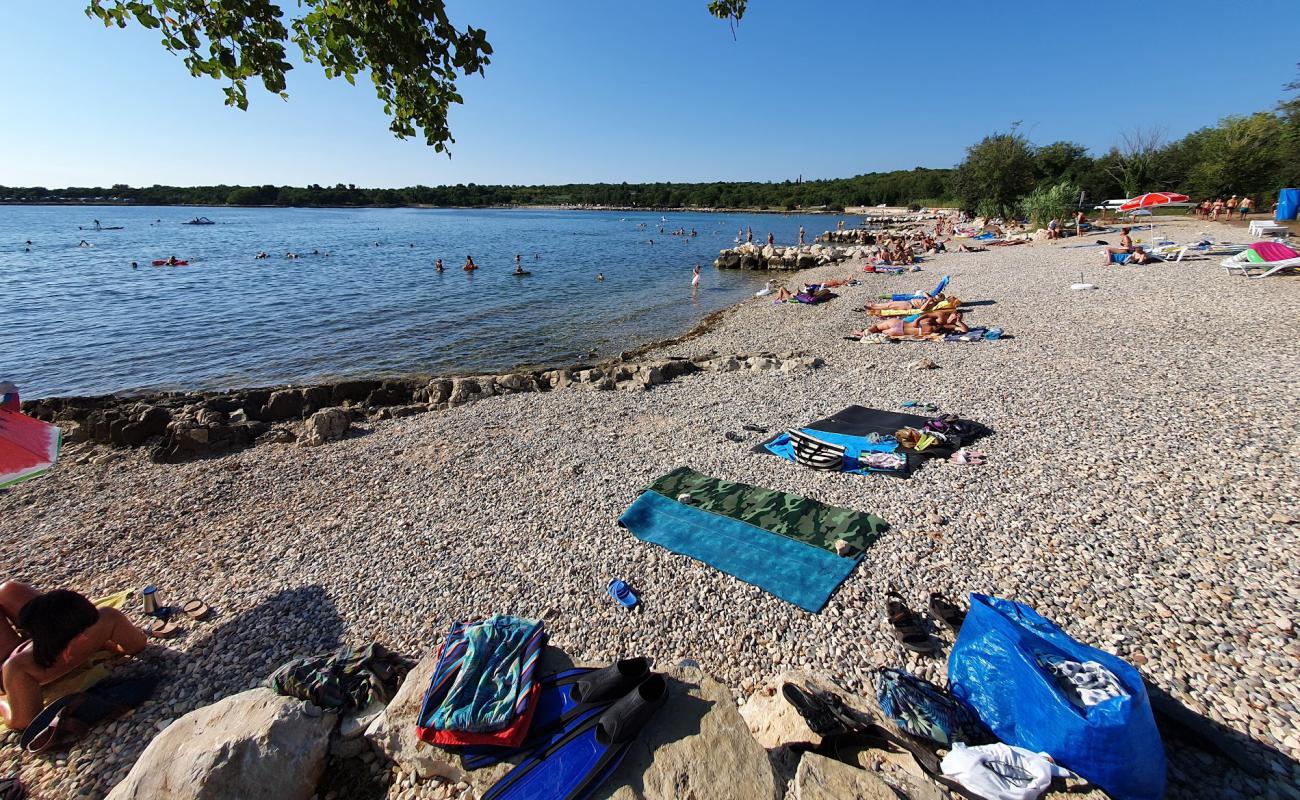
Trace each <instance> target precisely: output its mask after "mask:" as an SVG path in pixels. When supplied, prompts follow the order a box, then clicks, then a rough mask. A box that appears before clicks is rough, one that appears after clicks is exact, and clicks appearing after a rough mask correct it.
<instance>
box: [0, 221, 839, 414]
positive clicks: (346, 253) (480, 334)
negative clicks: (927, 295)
mask: <svg viewBox="0 0 1300 800" xmlns="http://www.w3.org/2000/svg"><path fill="white" fill-rule="evenodd" d="M198 215H203V216H207V217H210V218H211V219H213V220H214V221H216V222H217V223H218V224H216V225H211V226H190V225H184V224H182V223H183V222H185V221H186V220H188V219H191V218H193V217H195V216H198ZM663 217H666V219H662V220H661V218H663ZM96 218H98V219H99V220H100V222H101V223H102V224H103V225H104V226H122V230H114V231H109V230H101V231H95V230H93V225H94V220H95V219H96ZM800 224H803V225H804V226H805V227H806V228H807V231H808V238H809V241H811V239H812V237H813V236H815V235H816V234H817V233H820V232H821V231H822V230H825V229H827V228H830V227H833V226H834V224H835V218H834V217H830V216H821V215H817V216H804V217H800V216H794V215H792V216H780V215H769V214H755V215H743V214H666V215H665V214H660V213H649V212H646V213H634V212H579V211H541V210H538V211H532V210H459V209H458V210H443V209H438V210H425V209H235V208H175V207H158V208H150V207H122V206H76V207H68V206H4V205H0V309H2V313H3V324H0V379H6V378H7V379H9V380H12V381H14V382H15V383H17V384H18V385H19V386H20V387H21V388H22V390H23V394H24V395H25V396H27V397H33V398H34V397H44V396H51V395H67V394H99V393H109V392H118V391H124V390H138V389H224V388H236V387H246V386H265V385H271V384H277V383H287V382H300V381H301V382H307V381H318V380H326V379H331V378H338V377H347V376H363V375H365V376H370V375H391V374H403V373H432V374H454V373H466V372H480V371H482V372H499V371H506V370H508V369H511V368H513V367H517V366H522V365H545V364H559V363H568V362H572V361H575V360H577V359H579V358H582V357H584V356H585V355H587V353H588V352H589V351H592V350H594V351H596V352H597V353H598V354H600V355H607V354H611V353H617V352H619V351H621V350H625V349H628V348H630V347H632V346H634V345H637V344H641V343H645V342H648V341H652V340H655V339H661V338H665V337H668V336H673V335H677V334H679V333H681V332H683V331H685V330H687V329H688V328H690V327H691V326H692V325H693V324H694V323H695V322H696V321H698V320H699V319H700V318H702V317H703V316H704V315H705V314H707V313H709V312H710V311H713V310H715V309H718V308H721V307H724V306H727V305H730V304H732V303H735V302H737V301H738V300H741V299H743V298H745V297H747V296H749V295H751V294H752V293H753V292H754V291H755V290H757V289H758V288H760V287H761V285H762V283H763V277H762V276H758V275H754V274H742V273H736V272H731V273H727V272H720V271H718V270H715V269H713V267H712V261H713V259H714V258H715V257H716V256H717V252H718V250H719V249H720V248H722V247H727V246H730V245H731V244H732V242H733V240H734V239H735V237H736V232H737V229H738V228H741V227H748V226H753V229H754V238H755V240H756V241H757V240H766V237H767V232H768V231H769V230H770V231H772V232H774V233H775V234H776V237H777V241H778V243H792V242H794V241H795V240H796V238H797V232H798V228H799V225H800ZM640 225H644V226H645V227H644V229H642V228H639V226H640ZM79 226H80V227H82V228H84V230H78V227H79ZM661 226H662V227H663V230H664V233H662V234H661V233H660V231H659V229H660V227H661ZM679 227H682V228H685V229H686V230H687V231H690V230H691V229H694V230H695V231H696V232H697V233H698V234H699V235H698V236H695V237H678V236H672V235H670V234H671V232H672V231H673V230H675V229H677V228H679ZM650 239H653V241H654V244H653V245H651V244H646V241H647V240H650ZM28 240H31V242H32V245H31V250H30V252H28V251H27V248H26V244H25V242H26V241H28ZM83 240H84V241H85V242H86V243H87V244H89V245H91V246H90V247H83V246H80V242H81V241H83ZM263 250H264V251H266V252H268V253H269V254H270V255H271V257H270V258H268V259H264V260H256V259H254V256H255V255H256V254H257V253H258V252H259V251H263ZM289 251H293V252H297V253H300V254H301V255H302V257H301V258H300V259H298V260H289V259H286V258H285V253H286V252H289ZM313 251H319V253H320V255H312V252H313ZM325 253H328V255H325ZM517 253H518V254H522V255H523V257H524V268H525V269H527V270H531V271H532V275H531V276H529V277H515V276H513V275H511V272H512V271H513V269H514V257H515V254H517ZM467 254H472V255H473V256H474V260H475V261H476V262H477V263H478V264H479V266H480V269H479V270H478V271H477V272H474V273H472V274H470V273H465V272H464V271H462V270H461V265H462V264H463V263H464V261H465V256H466V255H467ZM535 254H536V257H535ZM170 255H174V256H176V257H177V258H178V259H188V260H189V262H190V265H189V266H186V267H172V268H166V267H158V268H155V267H152V266H149V262H150V261H152V260H153V259H165V258H167V257H168V256H170ZM437 258H442V259H443V261H444V263H445V265H446V271H445V272H443V273H441V274H439V273H438V272H436V271H435V270H434V260H435V259H437ZM132 261H136V262H139V264H140V267H139V269H134V270H133V269H132V268H131V262H132ZM696 262H699V263H700V264H702V265H703V278H702V280H701V285H700V287H699V289H698V290H692V288H691V269H692V267H693V266H694V265H695V264H696ZM599 272H603V273H604V274H605V280H604V282H600V283H598V282H597V281H596V274H597V273H599Z"/></svg>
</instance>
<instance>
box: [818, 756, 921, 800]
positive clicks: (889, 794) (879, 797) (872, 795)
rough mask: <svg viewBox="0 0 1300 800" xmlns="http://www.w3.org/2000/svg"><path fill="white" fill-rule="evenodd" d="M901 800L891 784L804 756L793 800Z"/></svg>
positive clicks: (832, 761) (844, 765) (842, 766)
mask: <svg viewBox="0 0 1300 800" xmlns="http://www.w3.org/2000/svg"><path fill="white" fill-rule="evenodd" d="M848 798H852V800H898V795H897V794H895V793H894V790H893V789H891V788H890V787H889V784H887V783H885V782H884V781H882V780H881V779H880V778H877V777H876V776H875V775H874V774H873V773H870V772H867V771H866V770H864V769H858V768H857V767H851V766H849V765H848V764H843V763H841V762H839V761H835V760H833V759H829V758H827V757H825V756H819V755H817V754H816V753H804V755H803V758H802V759H800V760H799V770H798V771H797V772H796V773H795V776H794V800H847V799H848Z"/></svg>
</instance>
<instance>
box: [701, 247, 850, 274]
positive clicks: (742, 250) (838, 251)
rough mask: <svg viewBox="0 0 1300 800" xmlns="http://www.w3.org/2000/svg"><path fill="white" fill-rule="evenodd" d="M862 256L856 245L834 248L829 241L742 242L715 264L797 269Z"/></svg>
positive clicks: (744, 267)
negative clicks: (785, 243) (795, 242)
mask: <svg viewBox="0 0 1300 800" xmlns="http://www.w3.org/2000/svg"><path fill="white" fill-rule="evenodd" d="M859 255H860V250H859V248H856V247H849V248H844V247H834V246H832V245H826V244H809V245H793V246H790V247H777V246H773V245H770V244H769V245H764V246H762V247H759V246H758V245H756V244H742V245H740V246H739V247H732V248H728V249H726V250H721V251H719V252H718V258H717V259H716V260H715V261H714V262H713V266H715V267H717V268H718V269H763V270H796V269H811V268H813V267H824V266H826V265H827V264H838V263H840V262H841V261H847V260H848V259H850V258H856V257H858V256H859Z"/></svg>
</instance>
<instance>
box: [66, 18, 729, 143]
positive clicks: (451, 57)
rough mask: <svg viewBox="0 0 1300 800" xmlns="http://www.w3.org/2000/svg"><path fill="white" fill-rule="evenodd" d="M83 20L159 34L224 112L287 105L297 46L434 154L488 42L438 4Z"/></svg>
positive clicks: (447, 139) (488, 51) (446, 139)
mask: <svg viewBox="0 0 1300 800" xmlns="http://www.w3.org/2000/svg"><path fill="white" fill-rule="evenodd" d="M89 2H90V5H89V6H87V7H86V15H87V16H88V17H91V18H92V19H98V20H100V21H102V22H103V23H104V25H105V26H108V27H112V26H116V27H118V28H125V27H126V26H127V25H130V24H133V23H134V24H138V25H142V26H144V27H145V28H150V29H153V30H157V31H159V32H160V33H161V34H162V44H163V47H165V48H166V49H167V50H168V51H170V52H172V53H176V54H180V55H181V56H182V58H183V60H184V63H185V66H186V68H188V69H189V71H190V74H191V75H193V76H195V77H196V78H197V77H203V76H207V77H210V78H214V79H216V80H224V81H228V83H229V85H228V86H226V87H225V89H224V91H225V95H226V105H230V106H235V107H237V108H240V109H244V110H247V108H248V82H249V81H250V80H252V79H255V78H256V79H259V80H261V82H262V85H263V86H264V87H266V89H267V91H270V92H273V93H275V94H278V95H280V96H281V97H282V98H286V99H287V98H288V94H287V92H286V89H287V86H288V82H287V80H286V73H288V72H289V70H291V69H293V65H292V64H290V63H289V60H288V57H287V53H286V45H287V44H288V43H289V42H292V43H293V44H296V45H297V46H298V49H299V50H300V51H301V53H302V57H303V59H304V60H306V61H307V62H308V63H317V64H320V66H321V67H322V69H323V70H324V72H325V77H327V78H343V79H344V80H346V81H347V82H348V83H353V84H355V83H356V79H357V76H358V75H362V74H363V73H364V74H368V75H369V77H370V80H371V82H372V83H373V84H374V87H375V94H376V95H378V97H379V99H380V101H381V102H383V104H384V113H385V114H387V115H388V116H389V117H390V118H391V119H392V123H391V124H390V125H389V128H390V129H391V130H392V131H393V133H394V134H396V135H397V136H398V137H399V138H403V139H405V138H408V137H411V136H415V135H416V132H417V130H419V131H422V132H423V135H424V138H425V141H426V142H427V143H428V144H429V145H431V146H432V147H433V148H434V149H435V150H437V151H439V152H442V151H443V150H445V149H446V148H447V145H448V144H451V143H454V142H455V141H456V140H455V139H453V138H452V135H451V129H450V127H449V126H448V123H447V114H448V111H449V110H450V108H451V106H452V104H453V103H457V104H458V103H461V102H463V98H462V97H461V95H460V92H459V91H458V90H457V89H456V81H457V80H458V79H459V78H461V77H468V76H470V75H474V74H480V75H481V74H483V69H484V67H486V66H487V65H488V63H489V61H490V57H491V55H492V45H490V44H488V41H487V33H486V32H485V31H483V30H482V29H480V28H475V27H473V26H466V27H465V28H464V29H460V28H457V27H456V26H455V25H453V24H452V22H451V20H450V19H448V17H447V10H446V4H445V2H444V0H297V2H296V3H295V5H296V7H297V9H298V11H297V13H296V14H295V16H293V18H292V19H290V20H289V21H288V24H287V25H286V23H285V21H284V20H285V12H284V9H283V8H281V4H280V3H279V2H276V0H89ZM745 6H746V0H713V1H712V2H710V3H709V11H710V12H711V13H712V14H713V15H714V16H716V17H719V18H720V19H728V20H730V21H731V23H732V26H733V30H734V26H735V24H736V23H737V22H739V21H740V18H741V17H742V16H744V14H745Z"/></svg>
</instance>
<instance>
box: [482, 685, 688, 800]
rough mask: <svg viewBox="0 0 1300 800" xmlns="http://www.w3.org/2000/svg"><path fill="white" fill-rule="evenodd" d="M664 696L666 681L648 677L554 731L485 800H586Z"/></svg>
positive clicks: (662, 700) (666, 688) (612, 770)
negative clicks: (601, 707) (609, 702)
mask: <svg viewBox="0 0 1300 800" xmlns="http://www.w3.org/2000/svg"><path fill="white" fill-rule="evenodd" d="M667 696H668V683H667V681H665V680H664V678H663V676H662V675H651V676H650V677H649V678H646V679H645V680H644V681H642V682H641V684H640V685H638V686H637V687H636V688H635V689H633V690H632V691H631V692H628V693H627V694H626V695H625V696H623V697H622V698H620V699H619V700H617V701H616V702H614V703H613V704H612V705H610V706H609V707H608V708H606V709H605V710H604V711H601V712H596V711H594V710H593V711H589V712H587V713H586V714H584V715H583V716H582V717H581V718H580V719H581V720H582V721H581V722H580V723H579V724H577V725H574V726H572V727H571V728H570V729H569V730H567V731H564V730H562V731H557V732H556V733H555V734H554V735H553V736H552V737H551V738H550V739H548V740H547V741H546V742H545V743H544V744H543V745H542V746H541V747H539V748H538V749H537V750H536V751H535V752H534V753H533V754H532V755H531V756H529V757H528V758H527V759H525V760H524V761H523V762H522V763H520V764H519V766H517V767H515V768H514V769H512V770H511V771H510V772H508V773H506V775H505V777H503V778H502V779H501V780H499V781H497V782H496V783H495V784H493V786H492V788H490V789H488V790H487V792H486V793H485V794H484V795H483V800H541V799H542V798H545V799H546V800H585V798H588V797H590V796H591V795H592V794H593V793H594V792H595V791H596V790H597V789H598V788H600V786H601V784H603V783H604V782H605V780H606V779H608V778H609V776H610V774H611V773H613V772H614V770H615V769H617V768H618V765H619V764H620V763H622V761H623V756H624V755H626V754H627V748H628V745H629V744H631V743H632V741H633V740H634V739H635V738H636V737H637V735H638V734H639V733H640V732H641V730H642V729H643V728H644V727H645V725H646V723H647V722H649V721H650V718H651V717H653V716H654V713H655V712H656V711H658V710H659V706H661V705H663V703H664V700H665V699H666V698H667Z"/></svg>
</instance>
